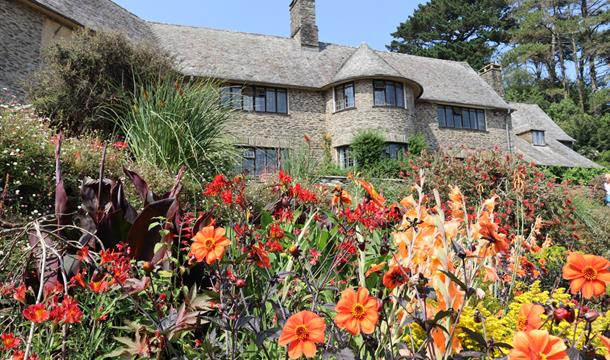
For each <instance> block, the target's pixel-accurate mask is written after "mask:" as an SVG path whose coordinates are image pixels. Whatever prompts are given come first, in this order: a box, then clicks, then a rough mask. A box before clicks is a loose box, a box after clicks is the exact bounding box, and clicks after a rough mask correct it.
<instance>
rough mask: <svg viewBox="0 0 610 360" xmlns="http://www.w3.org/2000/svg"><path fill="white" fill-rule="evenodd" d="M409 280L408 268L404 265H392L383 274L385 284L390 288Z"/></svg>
mask: <svg viewBox="0 0 610 360" xmlns="http://www.w3.org/2000/svg"><path fill="white" fill-rule="evenodd" d="M407 281H409V276H408V269H407V268H405V267H403V266H392V267H391V268H390V270H388V271H387V272H386V273H385V274H384V275H383V285H384V286H385V287H386V288H388V289H389V290H393V289H395V288H396V287H398V286H401V285H403V284H406V283H407Z"/></svg>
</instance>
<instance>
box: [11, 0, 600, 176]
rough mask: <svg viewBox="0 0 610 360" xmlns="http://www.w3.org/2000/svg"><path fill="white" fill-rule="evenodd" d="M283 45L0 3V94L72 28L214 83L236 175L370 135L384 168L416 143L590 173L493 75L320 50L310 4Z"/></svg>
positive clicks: (86, 9)
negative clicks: (117, 40) (415, 139)
mask: <svg viewBox="0 0 610 360" xmlns="http://www.w3.org/2000/svg"><path fill="white" fill-rule="evenodd" d="M289 11H290V18H291V29H290V34H291V36H290V37H278V36H268V35H259V34H251V33H242V32H233V31H226V30H217V29H209V28H198V27H190V26H181V25H170V24H161V23H154V22H147V21H144V20H142V19H140V18H138V17H137V16H135V15H133V14H131V13H129V12H128V11H127V10H125V9H123V8H121V7H120V6H118V5H117V4H115V3H113V2H112V1H111V0H0V40H2V42H1V44H2V45H1V46H2V47H1V48H0V50H1V51H2V53H0V87H9V88H12V89H15V91H20V90H19V89H20V82H21V81H23V79H24V78H25V77H27V74H28V73H29V72H31V71H32V69H34V68H35V67H36V66H38V65H39V63H40V51H41V49H42V48H43V47H44V46H46V45H48V44H49V43H51V42H52V41H55V40H56V39H58V38H59V39H60V38H64V37H67V36H69V35H70V33H71V32H72V31H73V30H74V29H76V28H78V27H85V28H89V29H92V30H94V31H96V30H112V31H119V32H122V33H124V34H126V35H127V36H128V37H130V38H131V39H133V40H134V41H150V42H154V43H156V44H158V45H160V46H161V47H162V48H164V49H165V50H166V51H168V52H169V53H170V54H172V55H173V56H174V57H175V58H176V60H177V66H178V68H179V69H180V71H181V72H182V73H183V74H185V75H187V76H192V77H201V78H213V79H218V80H221V81H223V83H225V84H226V86H225V87H224V88H223V94H222V101H223V102H224V103H225V104H227V106H230V107H232V108H234V109H235V110H236V116H234V120H233V123H232V124H229V126H228V127H227V132H228V133H229V134H230V135H232V136H233V137H234V138H235V141H236V143H237V144H238V145H239V146H241V147H243V148H244V159H243V165H244V168H245V169H246V170H248V171H250V172H251V173H261V172H264V171H269V170H273V169H275V168H277V167H278V166H279V164H280V163H281V161H282V158H283V157H285V156H286V153H289V151H290V150H291V149H294V148H296V147H298V146H301V145H302V144H303V142H304V140H303V139H304V137H307V138H308V139H310V140H309V142H310V145H311V147H312V149H314V151H315V152H316V153H317V154H318V155H320V156H321V154H322V152H323V151H324V150H326V151H330V153H331V155H332V157H333V158H334V159H335V161H337V163H338V164H339V165H340V166H342V167H347V166H350V165H352V164H353V159H351V157H350V151H349V145H350V143H351V141H352V139H353V137H354V136H355V135H356V134H357V133H358V132H359V131H361V130H365V129H376V130H379V131H380V132H381V133H382V134H383V135H384V136H385V140H386V142H387V147H386V152H387V156H388V157H391V158H393V157H397V156H399V154H400V153H401V152H402V151H404V150H405V149H406V146H407V142H408V140H409V139H410V138H411V137H412V136H414V135H415V134H418V133H419V134H423V135H424V136H425V138H426V140H427V143H428V146H429V148H431V149H443V150H450V151H454V152H455V155H456V156H463V154H464V152H468V151H493V150H494V149H496V148H499V149H500V150H502V151H510V152H517V153H521V154H523V156H524V157H525V158H526V159H527V160H530V161H534V162H537V163H539V164H542V165H559V166H582V167H597V166H598V165H596V164H595V163H593V162H592V161H590V160H588V159H587V158H585V157H583V156H581V155H579V154H578V153H576V152H575V151H573V150H572V149H571V145H572V144H573V142H574V139H572V138H570V137H569V136H567V135H566V134H565V133H564V132H563V131H562V130H561V129H560V128H559V127H558V126H557V125H556V124H555V123H554V122H553V120H552V119H550V118H549V117H548V116H547V115H546V114H545V113H544V112H543V111H542V110H540V108H538V107H537V106H536V105H528V104H517V103H509V102H507V101H505V100H504V98H503V88H502V75H501V72H502V69H501V68H500V67H499V66H497V65H493V64H491V65H489V66H486V67H485V68H484V69H482V70H481V71H480V72H477V71H475V70H474V69H472V68H471V67H470V66H469V65H468V64H466V63H463V62H455V61H447V60H438V59H432V58H426V57H419V56H412V55H406V54H398V53H389V52H381V51H375V50H373V49H371V48H370V47H369V46H367V45H366V44H362V45H361V46H360V47H358V48H353V47H349V46H342V45H336V44H330V43H324V42H321V41H320V40H319V39H318V27H317V24H316V10H315V0H292V1H291V2H290V4H289Z"/></svg>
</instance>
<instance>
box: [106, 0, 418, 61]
mask: <svg viewBox="0 0 610 360" xmlns="http://www.w3.org/2000/svg"><path fill="white" fill-rule="evenodd" d="M115 2H117V3H118V4H120V5H122V6H123V7H125V8H127V9H128V10H130V11H131V12H133V13H134V14H136V15H138V16H139V17H141V18H143V19H145V20H152V21H159V22H164V23H171V24H181V25H192V26H204V27H211V28H218V29H227V30H237V31H244V32H254V33H260V34H268V35H279V36H289V35H290V34H289V32H290V19H289V16H288V5H289V4H290V0H264V1H261V0H259V1H252V0H225V1H211V0H171V1H168V0H115ZM425 2H426V1H425V0H318V1H317V2H316V3H317V16H318V27H319V28H320V40H321V41H324V42H330V43H335V44H341V45H352V46H358V45H360V44H361V43H363V42H366V43H368V44H369V46H371V47H372V48H374V49H378V50H385V46H386V45H388V44H389V43H390V42H391V41H392V36H391V35H390V34H391V33H392V32H394V31H395V30H396V27H397V26H398V25H399V24H400V23H401V22H403V21H405V20H406V19H407V17H408V16H409V15H411V14H412V13H413V10H414V9H415V8H416V7H417V5H418V4H421V3H425Z"/></svg>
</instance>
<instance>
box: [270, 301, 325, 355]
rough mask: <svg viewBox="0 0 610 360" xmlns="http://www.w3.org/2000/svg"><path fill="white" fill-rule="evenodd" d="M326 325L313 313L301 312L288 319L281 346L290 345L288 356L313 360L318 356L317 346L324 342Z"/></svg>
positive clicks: (281, 336)
mask: <svg viewBox="0 0 610 360" xmlns="http://www.w3.org/2000/svg"><path fill="white" fill-rule="evenodd" d="M325 331H326V323H325V322H324V319H322V318H321V317H320V316H318V315H317V314H315V313H313V312H311V311H306V310H305V311H301V312H298V313H296V314H294V315H292V316H291V317H289V318H288V320H287V321H286V324H285V325H284V329H282V334H281V335H280V339H279V344H280V345H281V346H286V345H288V356H289V357H290V358H291V359H298V358H300V357H301V356H302V355H305V357H308V358H311V357H314V356H316V350H317V349H316V344H320V343H323V342H324V333H325Z"/></svg>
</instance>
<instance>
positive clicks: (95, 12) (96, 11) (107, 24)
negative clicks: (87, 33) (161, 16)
mask: <svg viewBox="0 0 610 360" xmlns="http://www.w3.org/2000/svg"><path fill="white" fill-rule="evenodd" d="M30 1H31V3H33V4H34V5H37V6H40V7H42V8H44V9H47V10H49V11H51V12H53V13H55V14H57V15H59V16H61V17H63V18H66V19H68V20H69V21H71V22H74V23H76V24H78V25H81V26H84V27H86V28H89V29H92V30H112V31H119V32H122V33H124V34H125V35H127V36H128V37H129V38H131V39H133V40H153V34H152V31H151V30H150V27H149V26H148V24H147V23H146V21H144V20H142V19H140V18H139V17H137V16H135V15H134V14H132V13H130V12H129V11H127V10H125V9H124V8H122V7H121V6H119V5H117V4H116V3H114V2H113V1H111V0H30Z"/></svg>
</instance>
